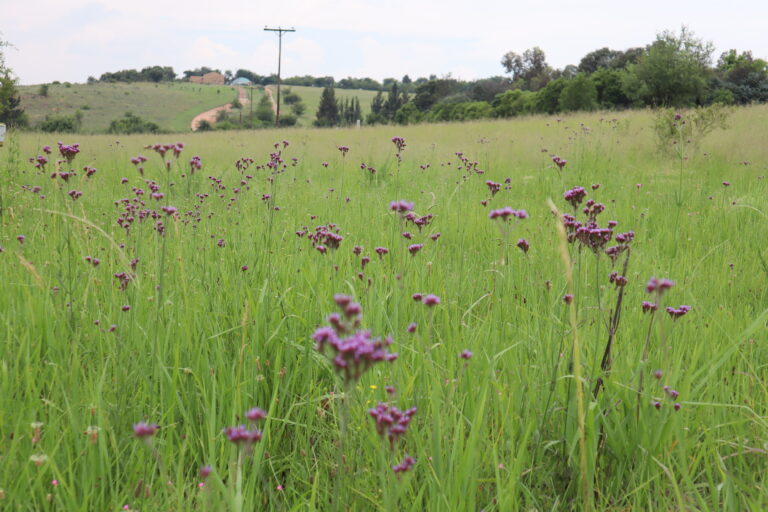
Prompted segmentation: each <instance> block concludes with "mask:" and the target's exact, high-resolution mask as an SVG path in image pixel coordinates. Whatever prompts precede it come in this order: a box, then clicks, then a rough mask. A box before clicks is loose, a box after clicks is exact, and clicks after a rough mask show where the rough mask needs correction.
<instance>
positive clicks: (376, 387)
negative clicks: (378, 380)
mask: <svg viewBox="0 0 768 512" xmlns="http://www.w3.org/2000/svg"><path fill="white" fill-rule="evenodd" d="M371 389H379V386H377V385H376V384H371Z"/></svg>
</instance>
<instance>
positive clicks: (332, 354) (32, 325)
mask: <svg viewBox="0 0 768 512" xmlns="http://www.w3.org/2000/svg"><path fill="white" fill-rule="evenodd" d="M294 89H299V88H294ZM337 92H338V91H337ZM300 94H301V93H300ZM361 102H362V100H361ZM362 103H363V104H365V103H366V102H362ZM681 115H682V120H685V119H686V117H685V116H686V115H688V114H687V113H686V112H681ZM766 140H768V107H765V106H760V107H750V108H743V109H738V110H736V111H735V113H734V114H733V115H732V117H731V119H730V121H729V127H728V128H727V129H725V130H719V131H715V132H713V133H712V134H711V135H709V136H707V137H706V138H705V139H703V140H702V141H701V144H700V145H699V147H695V145H694V144H693V143H691V144H688V143H687V142H686V141H684V140H681V141H678V142H681V144H677V145H674V146H672V149H673V151H672V153H661V152H659V151H658V150H657V146H656V142H655V139H654V134H653V130H652V114H651V113H649V112H627V113H594V114H574V115H572V116H562V117H560V118H555V117H529V118H523V119H517V120H511V121H492V122H491V121H489V122H477V123H465V124H447V125H420V126H410V127H392V126H381V127H372V128H363V129H359V130H355V129H328V130H311V129H291V130H279V131H274V130H261V131H257V132H227V133H215V132H214V133H195V134H184V135H178V136H174V135H160V136H150V135H142V136H121V137H119V140H116V138H115V137H113V136H107V135H93V136H70V135H62V136H60V137H59V136H51V135H48V134H34V133H23V134H11V136H10V138H9V140H7V141H6V144H5V146H4V147H2V148H0V170H1V171H2V173H1V174H0V193H1V194H0V200H1V201H2V217H1V218H0V247H1V248H2V249H0V282H2V283H3V287H2V293H0V321H1V323H0V333H1V334H0V411H2V412H3V414H0V509H2V510H14V511H16V510H19V511H21V510H24V511H26V510H66V511H92V510H115V511H117V510H134V511H138V510H141V511H149V510H179V511H181V510H201V511H205V510H211V511H212V510H217V511H218V510H232V511H237V512H240V511H243V510H411V511H422V510H434V511H445V510H485V511H510V510H671V509H676V510H765V509H766V508H768V489H767V488H766V486H768V482H767V481H766V475H768V471H767V470H768V387H766V382H768V348H766V341H768V248H766V244H765V241H766V240H768V184H767V183H766V179H765V175H766V174H768V146H766V144H765V141H766ZM57 141H62V142H63V146H62V147H61V150H60V149H59V147H58V146H57ZM179 142H181V143H183V147H181V146H179V145H178V144H177V143H179ZM75 143H77V144H79V146H78V147H77V148H73V147H71V145H72V144H75ZM152 145H159V146H155V149H153V148H152V147H151V146H152ZM163 145H167V147H165V146H163ZM45 146H50V150H51V153H50V154H47V153H46V152H45V151H44V148H45ZM76 150H77V151H76ZM60 151H61V153H60ZM675 151H677V154H675ZM175 152H176V153H178V156H174V153H175ZM139 155H142V156H144V157H146V160H145V161H144V160H143V159H141V158H138V156H139ZM195 157H199V159H197V158H195ZM44 161H45V163H43V162H44ZM558 162H559V163H558ZM36 164H37V167H36ZM577 187H582V188H583V190H581V189H578V188H577ZM550 201H551V202H550ZM585 210H586V212H585ZM563 215H567V217H563ZM568 216H569V217H568ZM563 219H565V222H564V221H563ZM577 223H578V224H577ZM334 312H338V314H335V315H334ZM329 326H330V327H329ZM389 336H391V340H390V339H389V338H388V337H389ZM390 341H391V343H390ZM607 346H608V347H610V349H609V350H608V351H606V347H607ZM391 354H397V357H396V358H394V356H392V355H391ZM254 408H258V409H254ZM412 408H415V410H413V409H412Z"/></svg>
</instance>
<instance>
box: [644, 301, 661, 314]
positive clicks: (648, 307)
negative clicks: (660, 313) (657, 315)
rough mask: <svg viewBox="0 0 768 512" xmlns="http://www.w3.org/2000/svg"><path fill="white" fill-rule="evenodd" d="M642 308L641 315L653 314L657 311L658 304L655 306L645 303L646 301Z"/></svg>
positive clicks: (653, 303)
mask: <svg viewBox="0 0 768 512" xmlns="http://www.w3.org/2000/svg"><path fill="white" fill-rule="evenodd" d="M642 307H643V313H648V312H651V313H653V312H655V311H656V310H657V309H659V305H658V304H656V303H655V302H650V301H647V300H644V301H643V304H642Z"/></svg>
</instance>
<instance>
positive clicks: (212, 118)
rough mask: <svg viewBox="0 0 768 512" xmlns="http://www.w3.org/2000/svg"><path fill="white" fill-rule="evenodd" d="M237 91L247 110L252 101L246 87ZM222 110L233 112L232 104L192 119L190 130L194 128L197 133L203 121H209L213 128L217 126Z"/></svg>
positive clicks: (207, 111) (221, 106) (213, 109)
mask: <svg viewBox="0 0 768 512" xmlns="http://www.w3.org/2000/svg"><path fill="white" fill-rule="evenodd" d="M237 90H238V99H239V100H240V104H241V105H242V106H243V108H245V106H246V105H247V104H248V103H250V100H249V99H248V91H246V90H245V87H238V88H237ZM222 110H226V111H229V110H232V104H231V103H227V104H226V105H220V106H218V107H216V108H212V109H211V110H206V111H205V112H202V113H200V114H197V115H196V116H195V118H194V119H192V122H191V123H190V125H189V126H190V128H192V131H193V132H196V131H197V128H198V127H199V126H200V123H201V122H202V121H208V122H209V123H210V124H211V126H213V125H214V124H216V120H217V119H218V117H219V112H221V111H222Z"/></svg>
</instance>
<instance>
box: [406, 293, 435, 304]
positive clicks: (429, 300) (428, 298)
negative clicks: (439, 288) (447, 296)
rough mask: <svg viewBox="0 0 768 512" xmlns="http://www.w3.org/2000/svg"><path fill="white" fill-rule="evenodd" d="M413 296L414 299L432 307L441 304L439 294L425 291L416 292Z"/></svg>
mask: <svg viewBox="0 0 768 512" xmlns="http://www.w3.org/2000/svg"><path fill="white" fill-rule="evenodd" d="M411 298H412V299H413V300H414V301H416V302H421V303H422V304H424V305H425V306H428V307H430V308H431V307H433V306H437V305H438V304H440V297H438V296H437V295H433V294H431V293H430V294H427V295H425V294H423V293H414V294H413V295H411Z"/></svg>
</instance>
